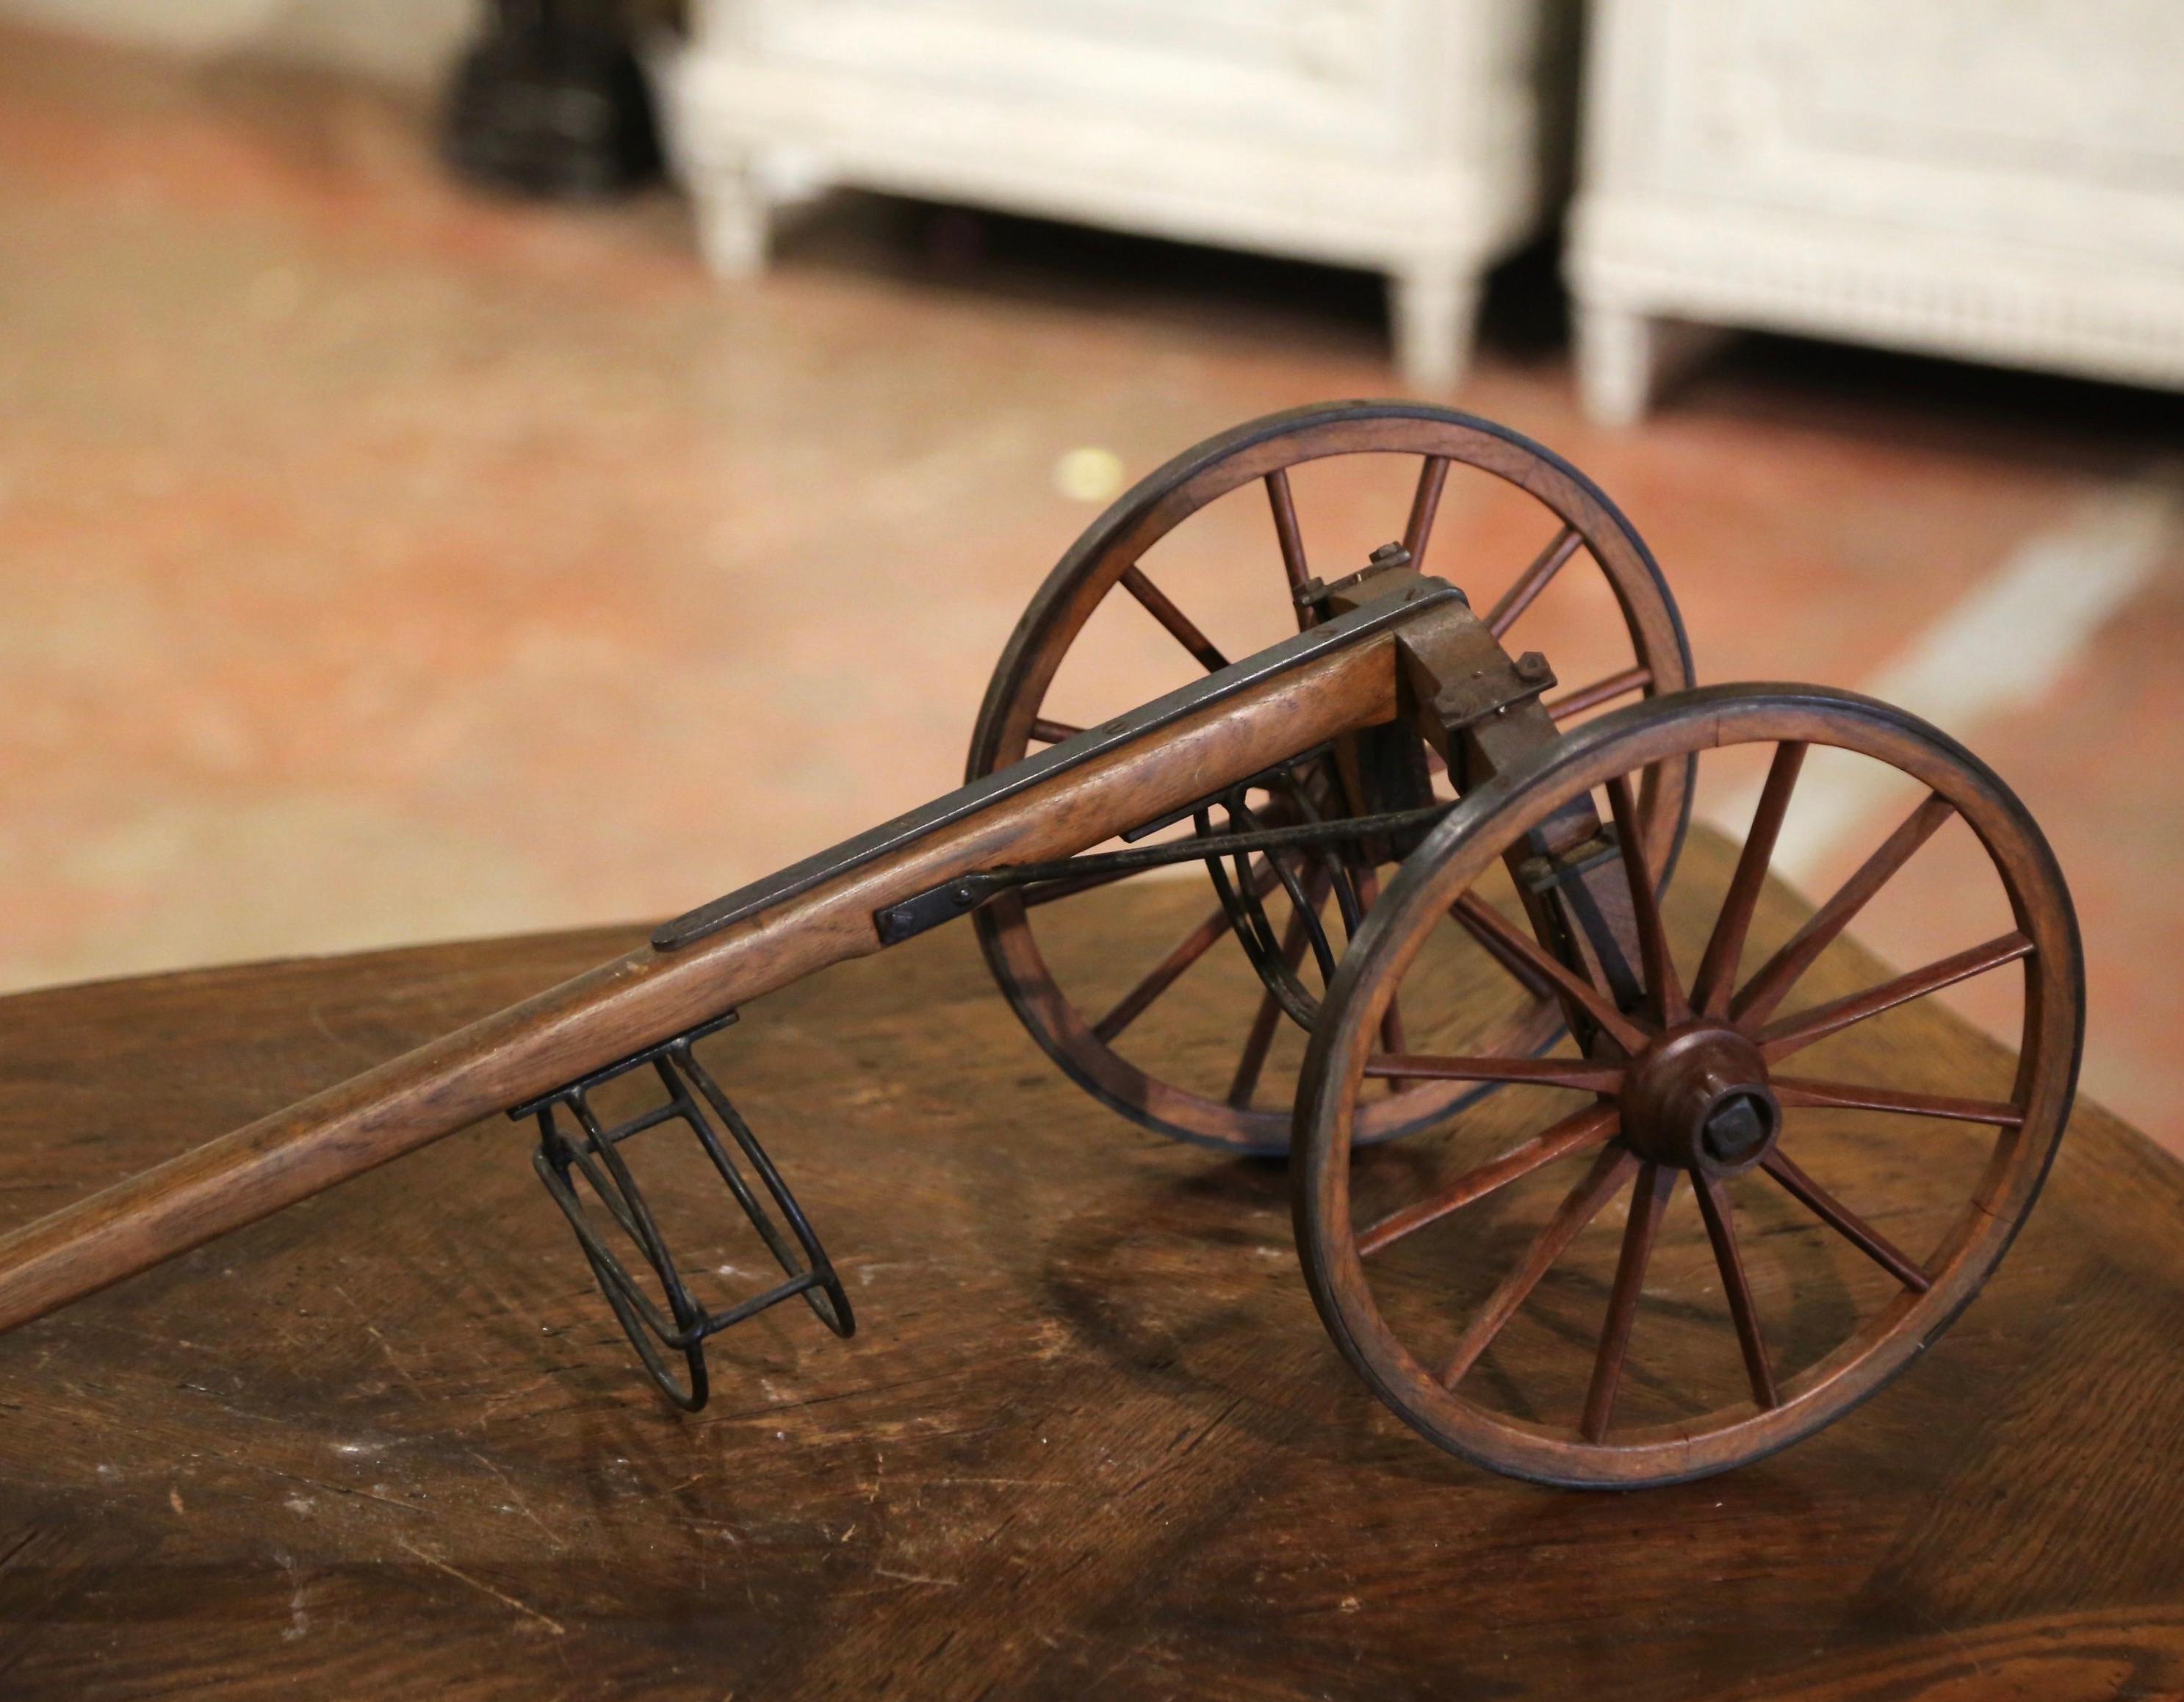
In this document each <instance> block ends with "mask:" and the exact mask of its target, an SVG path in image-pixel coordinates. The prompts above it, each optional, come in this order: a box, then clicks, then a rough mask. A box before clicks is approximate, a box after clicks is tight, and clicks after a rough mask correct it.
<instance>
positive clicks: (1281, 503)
mask: <svg viewBox="0 0 2184 1702" xmlns="http://www.w3.org/2000/svg"><path fill="white" fill-rule="evenodd" d="M1267 503H1268V506H1269V507H1271V508H1272V509H1273V511H1274V537H1275V540H1276V541H1277V542H1279V544H1280V545H1281V547H1282V571H1283V572H1284V574H1286V575H1287V576H1289V581H1290V602H1291V605H1292V608H1293V609H1294V611H1295V615H1296V622H1297V627H1298V630H1299V631H1302V630H1303V629H1304V628H1305V627H1307V626H1311V625H1312V623H1313V620H1315V619H1316V617H1315V615H1313V613H1312V609H1310V608H1309V607H1308V606H1307V605H1306V604H1305V603H1300V602H1297V601H1296V599H1297V598H1299V597H1301V595H1302V594H1303V592H1304V588H1305V586H1306V585H1307V583H1308V582H1310V581H1311V579H1312V566H1311V564H1310V563H1309V562H1307V560H1306V559H1305V553H1304V533H1303V532H1302V531H1299V530H1298V527H1297V517H1296V503H1295V499H1294V498H1292V497H1291V496H1290V476H1289V471H1288V470H1287V469H1286V468H1283V467H1277V468H1275V469H1274V470H1273V472H1271V473H1269V474H1268V475H1267Z"/></svg>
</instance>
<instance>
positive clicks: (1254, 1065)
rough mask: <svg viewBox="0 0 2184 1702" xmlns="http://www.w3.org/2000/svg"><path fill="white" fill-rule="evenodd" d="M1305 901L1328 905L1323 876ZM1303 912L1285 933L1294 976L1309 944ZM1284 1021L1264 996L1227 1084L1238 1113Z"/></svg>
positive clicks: (1309, 886)
mask: <svg viewBox="0 0 2184 1702" xmlns="http://www.w3.org/2000/svg"><path fill="white" fill-rule="evenodd" d="M1305 898H1306V899H1307V902H1309V903H1310V904H1311V905H1312V908H1313V909H1318V908H1319V906H1320V905H1321V904H1323V903H1324V902H1325V901H1326V898H1327V882H1326V880H1325V878H1324V877H1323V876H1317V877H1314V878H1312V879H1308V880H1307V882H1306V883H1305ZM1306 937H1307V935H1306V929H1305V923H1304V912H1303V911H1301V910H1295V909H1293V910H1291V911H1290V919H1289V922H1288V924H1287V926H1285V927H1284V929H1283V931H1282V961H1283V962H1284V963H1285V964H1287V965H1289V967H1290V971H1292V972H1294V971H1295V969H1296V966H1297V965H1298V964H1300V963H1301V962H1302V961H1303V960H1304V948H1305V940H1306ZM1281 1020H1282V1003H1281V1001H1280V1000H1279V999H1278V998H1275V997H1274V995H1273V993H1272V992H1262V993H1260V995H1259V1008H1258V1010H1256V1011H1255V1012H1253V1013H1252V1016H1251V1032H1250V1033H1248V1034H1246V1035H1245V1037H1244V1050H1243V1054H1242V1055H1241V1056H1240V1057H1239V1058H1238V1059H1237V1060H1236V1073H1235V1075H1234V1076H1233V1077H1231V1078H1230V1080H1229V1104H1232V1105H1234V1106H1236V1107H1237V1108H1238V1109H1239V1110H1246V1109H1248V1108H1249V1107H1250V1105H1251V1095H1252V1093H1253V1092H1254V1091H1255V1090H1256V1088H1257V1087H1258V1085H1259V1076H1260V1072H1261V1071H1263V1070H1264V1069H1265V1068H1266V1067H1267V1054H1268V1052H1269V1051H1270V1050H1272V1049H1273V1043H1274V1030H1275V1029H1276V1028H1277V1027H1278V1026H1279V1025H1280V1022H1281Z"/></svg>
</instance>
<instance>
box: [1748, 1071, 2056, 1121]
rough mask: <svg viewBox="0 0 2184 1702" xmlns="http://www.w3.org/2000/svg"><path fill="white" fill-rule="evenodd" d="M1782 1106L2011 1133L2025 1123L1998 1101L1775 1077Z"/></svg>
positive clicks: (2019, 1111)
mask: <svg viewBox="0 0 2184 1702" xmlns="http://www.w3.org/2000/svg"><path fill="white" fill-rule="evenodd" d="M1768 1085H1769V1086H1770V1087H1773V1088H1774V1090H1775V1098H1776V1099H1780V1101H1781V1102H1782V1103H1783V1104H1785V1105H1803V1106H1806V1107H1808V1108H1810V1109H1813V1110H1838V1111H1895V1112H1897V1113H1899V1114H1901V1115H1903V1116H1907V1117H1946V1118H1947V1119H1949V1120H1950V1121H1953V1122H1958V1123H1992V1124H1993V1125H1995V1126H1996V1127H1997V1128H2003V1129H2014V1128H2016V1127H2018V1126H2020V1124H2022V1123H2023V1122H2024V1121H2025V1111H2024V1108H2023V1107H2022V1106H2019V1105H2012V1104H2006V1103H2005V1102H2004V1101H2003V1100H2000V1099H1950V1098H1948V1097H1947V1095H1945V1094H1941V1093H1908V1092H1906V1091H1905V1090H1904V1089H1903V1088H1901V1087H1866V1086H1864V1084H1862V1083H1858V1082H1814V1081H1812V1080H1810V1079H1808V1078H1807V1077H1804V1076H1775V1077H1774V1078H1772V1080H1771V1081H1770V1082H1769V1084H1768Z"/></svg>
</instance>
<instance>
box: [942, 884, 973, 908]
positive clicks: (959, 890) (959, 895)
mask: <svg viewBox="0 0 2184 1702" xmlns="http://www.w3.org/2000/svg"><path fill="white" fill-rule="evenodd" d="M948 896H949V897H950V898H951V899H953V900H954V901H955V904H956V908H957V909H967V908H968V907H969V906H970V905H971V904H972V901H973V900H974V899H975V898H977V896H978V895H977V894H976V893H972V890H971V889H970V888H969V887H950V888H949V889H948Z"/></svg>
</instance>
